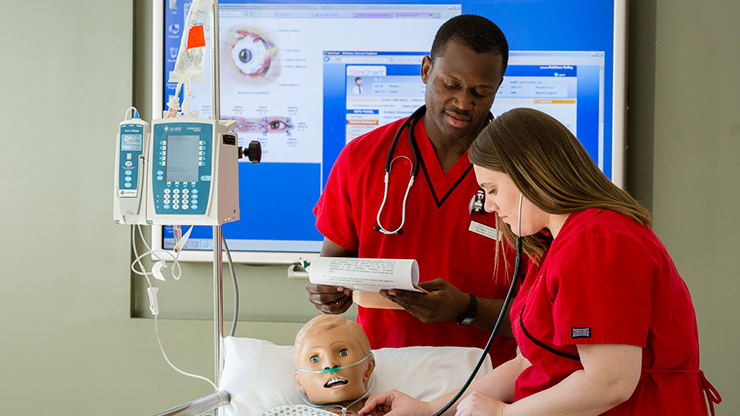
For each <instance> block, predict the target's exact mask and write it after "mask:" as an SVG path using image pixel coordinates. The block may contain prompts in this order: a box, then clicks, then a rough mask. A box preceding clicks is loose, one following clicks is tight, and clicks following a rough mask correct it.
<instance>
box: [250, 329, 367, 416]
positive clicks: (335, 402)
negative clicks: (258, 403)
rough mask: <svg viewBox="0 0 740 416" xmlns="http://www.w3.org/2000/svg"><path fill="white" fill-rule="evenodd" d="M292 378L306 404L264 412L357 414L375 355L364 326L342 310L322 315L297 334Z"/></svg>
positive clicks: (305, 415)
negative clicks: (339, 312)
mask: <svg viewBox="0 0 740 416" xmlns="http://www.w3.org/2000/svg"><path fill="white" fill-rule="evenodd" d="M293 363H294V364H295V372H294V374H293V378H294V381H295V385H296V388H297V389H298V391H299V392H300V393H301V396H302V397H303V399H304V401H305V402H306V405H289V406H281V407H276V408H274V409H271V410H268V411H267V412H266V413H265V414H264V416H277V415H281V416H298V415H301V416H308V415H335V414H340V415H357V411H358V410H360V409H361V408H362V406H363V404H364V402H365V398H366V397H367V395H368V393H369V390H370V384H371V380H372V373H373V370H374V369H375V358H374V357H373V354H372V351H371V350H370V342H369V341H368V339H367V335H365V332H364V331H363V330H362V327H361V326H360V325H359V324H358V323H357V322H354V321H351V320H349V319H347V318H345V317H343V316H341V315H320V316H317V317H315V318H313V319H311V320H310V321H308V323H306V325H304V326H303V328H301V330H300V331H299V332H298V335H296V338H295V352H294V355H293Z"/></svg>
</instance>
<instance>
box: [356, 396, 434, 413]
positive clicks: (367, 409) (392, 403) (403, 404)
mask: <svg viewBox="0 0 740 416" xmlns="http://www.w3.org/2000/svg"><path fill="white" fill-rule="evenodd" d="M358 413H359V414H360V415H363V414H371V415H373V416H385V415H388V416H396V415H398V416H415V415H418V416H429V415H432V414H434V412H433V411H431V409H430V406H429V403H427V402H422V401H420V400H416V399H414V398H412V397H410V396H408V395H406V394H403V393H401V392H400V391H398V390H391V391H389V392H387V393H382V394H378V395H375V396H370V398H368V399H367V401H366V402H365V406H364V407H363V408H362V409H360V411H359V412H358Z"/></svg>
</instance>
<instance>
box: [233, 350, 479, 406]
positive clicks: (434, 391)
mask: <svg viewBox="0 0 740 416" xmlns="http://www.w3.org/2000/svg"><path fill="white" fill-rule="evenodd" d="M482 352H483V350H481V349H479V348H460V347H407V348H383V349H379V350H374V351H373V353H374V354H375V361H376V363H377V365H376V367H375V373H374V376H373V384H372V386H371V388H370V394H377V393H382V392H385V391H389V390H393V389H397V390H400V391H402V392H404V393H406V394H409V395H411V396H412V397H416V398H418V399H421V400H432V399H435V398H437V397H439V396H441V395H444V394H446V393H449V392H450V391H453V390H455V389H458V388H460V387H461V386H462V385H463V383H464V382H465V380H467V378H468V377H469V376H470V373H471V372H472V371H473V369H474V368H475V365H476V363H477V362H478V360H479V359H480V356H481V353H482ZM489 371H491V360H490V357H488V356H486V358H485V361H484V362H483V365H482V366H481V369H480V371H478V374H477V375H476V378H479V377H481V376H482V375H484V374H486V373H488V372H489ZM219 387H220V388H221V389H222V390H225V391H227V392H229V394H230V395H231V403H230V404H228V405H226V406H224V408H223V413H224V415H225V416H253V415H254V416H259V415H262V414H263V413H264V412H265V411H267V410H269V409H272V408H274V407H278V406H283V405H287V404H304V402H303V400H302V399H301V397H300V395H299V394H298V391H297V390H296V388H295V385H294V383H293V346H292V345H291V346H281V345H275V344H273V343H271V342H268V341H264V340H259V339H253V338H238V337H226V338H225V340H224V372H223V374H222V377H221V381H220V386H219Z"/></svg>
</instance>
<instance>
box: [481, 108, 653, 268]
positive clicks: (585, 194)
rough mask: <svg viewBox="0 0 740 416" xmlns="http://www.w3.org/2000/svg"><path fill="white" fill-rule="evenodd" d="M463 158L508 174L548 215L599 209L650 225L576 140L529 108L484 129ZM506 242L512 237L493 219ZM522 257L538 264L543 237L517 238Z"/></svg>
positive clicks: (646, 216) (647, 216) (544, 246)
mask: <svg viewBox="0 0 740 416" xmlns="http://www.w3.org/2000/svg"><path fill="white" fill-rule="evenodd" d="M468 157H469V158H470V161H471V162H472V163H473V164H474V165H478V166H480V167H483V168H486V169H490V170H493V171H496V172H501V173H505V174H507V175H508V176H509V177H510V178H511V179H512V181H513V182H514V184H515V185H516V186H517V188H518V189H519V191H520V192H521V193H522V194H523V195H524V197H525V198H527V199H529V200H530V201H531V202H532V203H533V204H534V205H535V206H537V207H538V208H539V209H541V210H543V211H545V212H547V213H549V214H568V213H572V212H578V211H583V210H585V209H587V208H603V209H608V210H612V211H616V212H619V213H621V214H624V215H626V216H628V217H630V218H632V219H633V220H635V221H637V222H639V223H640V224H643V225H647V226H649V225H651V223H652V221H651V219H650V212H648V210H646V209H645V208H644V207H643V206H642V205H640V204H639V203H638V202H637V201H635V199H634V198H632V197H631V196H630V195H629V194H628V193H627V192H626V191H624V190H623V189H621V188H619V187H618V186H616V185H614V184H613V183H612V182H611V181H610V180H609V178H607V177H606V176H605V175H604V173H603V172H601V170H599V168H598V166H596V164H595V163H594V161H593V160H592V159H591V156H589V154H588V152H586V149H584V148H583V146H582V145H581V143H580V142H579V141H578V139H576V137H575V136H574V135H573V134H572V133H571V132H570V131H569V130H568V129H567V128H566V127H565V126H563V125H562V124H560V122H558V121H557V120H555V119H554V118H552V117H551V116H549V115H547V114H545V113H543V112H541V111H538V110H534V109H531V108H516V109H513V110H510V111H508V112H506V113H504V114H502V115H501V116H499V117H498V118H496V119H495V120H493V121H492V122H491V123H489V124H488V126H486V128H485V129H483V131H482V132H481V133H480V135H478V138H477V139H476V140H475V141H474V142H473V144H472V145H471V147H470V150H469V152H468ZM496 222H497V228H499V230H503V231H504V236H505V237H506V239H507V241H509V242H510V243H512V244H513V243H514V241H515V239H516V236H515V235H514V233H513V232H512V230H511V227H509V226H508V225H506V226H505V224H502V221H500V220H498V219H497V221H496ZM522 245H523V249H524V251H525V252H526V253H527V254H529V255H530V257H532V256H534V259H535V260H536V259H537V258H540V257H541V255H542V254H543V253H544V251H545V250H546V249H547V246H548V245H549V243H548V242H547V241H546V239H543V236H542V235H533V236H527V237H523V238H522Z"/></svg>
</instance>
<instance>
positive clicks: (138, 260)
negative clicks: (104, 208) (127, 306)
mask: <svg viewBox="0 0 740 416" xmlns="http://www.w3.org/2000/svg"><path fill="white" fill-rule="evenodd" d="M139 232H141V227H139ZM142 237H143V235H142ZM142 240H143V238H142ZM143 241H144V245H145V246H146V247H147V248H149V246H148V245H147V244H146V240H143ZM131 243H132V244H133V250H134V256H136V258H135V259H134V261H133V263H131V270H133V271H134V273H136V274H139V275H142V276H144V277H145V278H146V282H147V285H148V286H149V290H147V293H148V295H149V297H150V299H149V301H150V303H152V304H156V303H157V302H156V299H152V297H154V298H156V290H155V291H152V290H151V289H156V288H154V286H152V282H151V280H149V275H151V274H152V273H149V272H146V271H145V269H144V265H143V264H142V262H141V259H142V258H143V257H145V256H147V255H149V254H150V253H153V252H154V251H155V250H149V251H147V252H146V253H144V254H142V255H138V252H137V250H136V231H135V230H134V228H132V229H131ZM161 251H164V250H161ZM164 252H165V253H167V254H169V255H170V256H172V254H171V253H170V252H168V251H164ZM172 257H173V258H174V260H175V264H179V263H178V262H177V258H176V257H175V256H172ZM157 258H159V257H157ZM136 264H139V267H140V268H141V270H143V272H141V271H138V270H136V269H135V267H134V266H135V265H136ZM173 269H174V267H173ZM173 272H174V270H173ZM178 279H179V277H178ZM152 313H153V315H154V334H155V336H156V338H157V345H159V350H160V351H161V352H162V356H163V357H164V359H165V361H167V364H169V366H170V367H172V369H173V370H175V371H177V372H178V373H180V374H182V375H184V376H187V377H192V378H197V379H200V380H204V381H207V382H208V384H210V385H211V386H212V387H213V389H214V390H215V391H216V394H218V397H219V399H220V402H222V403H223V397H222V396H221V391H220V390H219V389H218V387H217V386H216V384H214V383H213V382H212V381H211V380H209V379H208V378H206V377H203V376H199V375H196V374H191V373H186V372H184V371H182V370H180V369H179V368H177V367H176V366H175V365H174V364H172V362H171V361H170V359H169V357H167V353H166V352H165V351H164V347H163V346H162V340H161V339H160V338H159V325H158V320H157V316H158V315H159V310H158V309H157V310H154V311H152Z"/></svg>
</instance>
